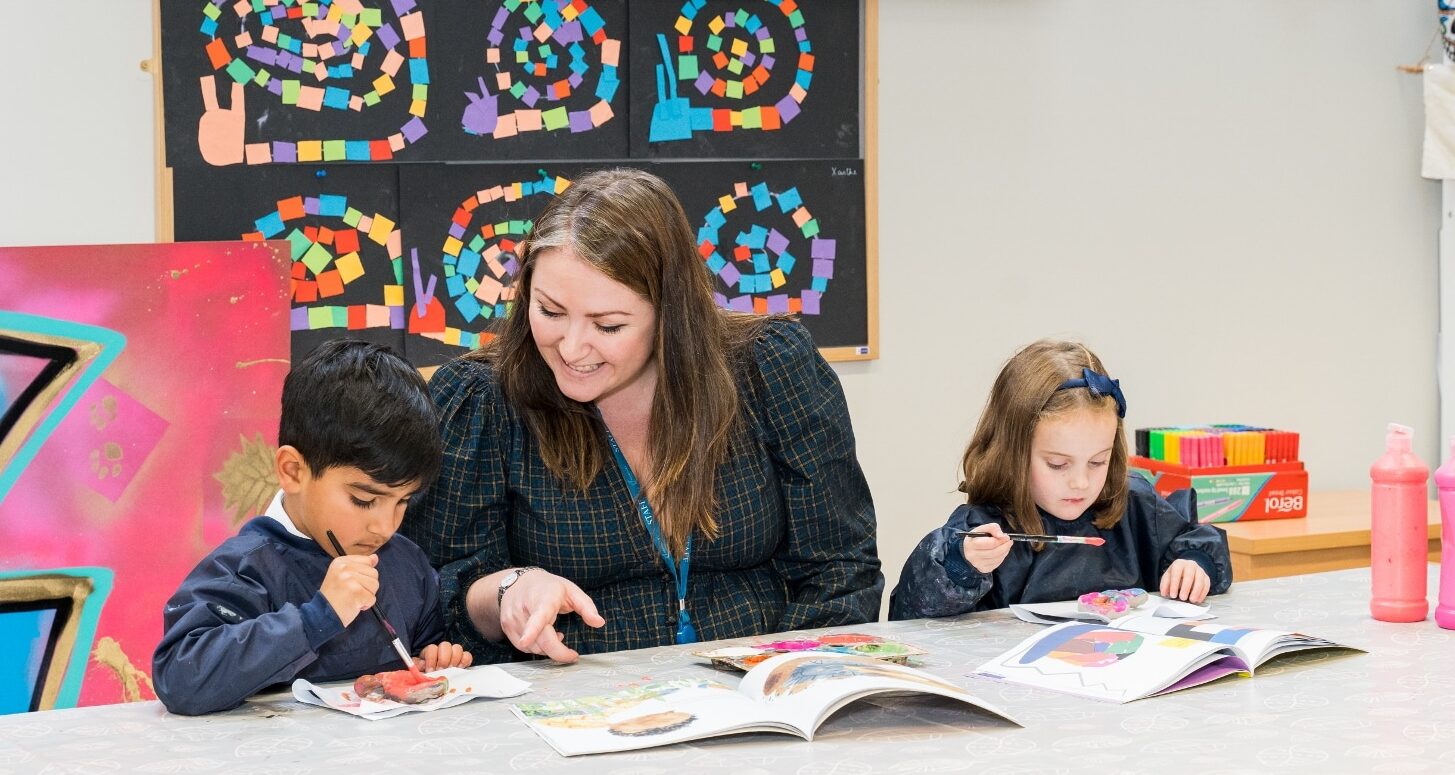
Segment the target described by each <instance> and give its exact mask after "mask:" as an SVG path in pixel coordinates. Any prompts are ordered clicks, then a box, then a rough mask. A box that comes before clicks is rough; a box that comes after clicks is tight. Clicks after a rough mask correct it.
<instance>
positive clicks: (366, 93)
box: [198, 0, 429, 164]
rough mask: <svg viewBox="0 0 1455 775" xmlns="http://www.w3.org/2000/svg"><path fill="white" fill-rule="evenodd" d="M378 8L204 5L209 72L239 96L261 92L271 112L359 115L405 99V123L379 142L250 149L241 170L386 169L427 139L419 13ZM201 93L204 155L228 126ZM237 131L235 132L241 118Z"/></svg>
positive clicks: (261, 1) (323, 3)
mask: <svg viewBox="0 0 1455 775" xmlns="http://www.w3.org/2000/svg"><path fill="white" fill-rule="evenodd" d="M378 5H380V4H377V3H371V4H365V3H363V2H361V1H360V0H316V1H315V2H300V1H299V0H251V1H249V0H241V1H239V0H207V2H206V3H205V4H204V5H203V7H202V15H203V20H202V25H201V28H200V32H201V33H202V35H203V36H204V37H206V38H207V43H206V46H205V50H206V53H207V57H208V60H209V61H210V63H211V66H212V69H213V70H214V71H220V72H222V73H225V74H226V75H227V77H228V78H230V79H231V81H232V82H233V83H235V84H239V85H241V86H242V87H245V88H247V89H257V90H261V91H265V92H267V93H268V94H269V95H271V105H272V106H275V107H282V108H283V109H286V110H309V111H315V112H319V113H328V112H334V111H337V112H339V113H362V112H363V111H367V110H370V109H373V108H375V107H376V106H378V105H379V104H380V100H381V99H382V98H383V97H384V96H385V95H387V94H390V93H391V92H394V91H395V90H398V89H407V90H409V95H410V103H409V110H408V115H406V116H403V117H401V119H400V126H399V130H398V131H396V132H394V133H392V134H390V135H388V136H386V137H376V138H348V137H320V138H295V139H292V140H277V141H272V142H263V143H250V144H248V145H247V146H246V149H245V150H246V161H247V163H249V164H267V163H275V164H276V163H295V162H319V161H352V162H367V161H383V160H387V159H392V158H394V155H395V154H396V153H398V152H400V151H402V150H404V149H405V147H407V146H408V145H410V144H412V143H415V142H417V141H418V140H419V139H420V138H421V137H423V136H424V135H425V133H426V131H427V130H426V128H425V124H424V115H425V107H426V102H427V99H428V92H429V66H428V64H427V62H426V59H425V34H424V16H423V13H422V12H421V11H419V10H417V9H416V8H415V2H414V0H390V2H389V3H388V4H387V6H386V7H385V8H380V7H376V6H378ZM208 88H209V84H208V83H207V82H206V81H204V84H203V89H204V102H205V103H206V111H205V112H204V115H203V119H202V121H201V123H200V125H199V130H198V135H199V136H198V142H199V144H201V145H203V146H204V147H205V146H206V144H207V142H208V139H209V138H208V137H207V135H208V134H209V132H212V131H213V130H215V129H221V127H219V126H216V125H217V124H220V123H226V122H224V121H222V119H223V117H224V116H225V114H227V113H229V112H231V111H229V110H221V111H219V110H218V109H217V106H216V101H215V97H214V96H213V95H211V94H208V93H207V90H208ZM234 94H235V95H236V94H239V92H238V91H234ZM239 108H240V106H238V105H234V106H233V108H232V110H238V109H239ZM214 118H215V119H217V120H214ZM236 122H237V123H238V124H240V123H242V115H241V113H239V115H238V116H237V119H236ZM233 128H234V129H235V130H236V129H239V128H240V127H238V126H234V127H233ZM205 155H206V153H205V151H204V156H205Z"/></svg>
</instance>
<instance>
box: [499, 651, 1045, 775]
mask: <svg viewBox="0 0 1455 775" xmlns="http://www.w3.org/2000/svg"><path fill="white" fill-rule="evenodd" d="M889 693H919V694H933V695H938V696H940V697H948V698H950V699H952V700H959V701H960V702H963V703H965V704H967V705H970V706H972V707H974V708H978V709H980V710H982V711H985V712H987V713H989V714H992V715H993V716H997V717H999V718H1001V719H1004V720H1006V721H1009V722H1011V723H1014V724H1017V725H1019V724H1018V722H1016V721H1015V720H1014V719H1012V718H1011V717H1010V716H1009V715H1007V714H1006V713H1005V712H1004V711H1002V710H1000V709H998V708H995V707H993V706H991V705H990V704H988V703H986V702H985V701H983V700H981V699H979V698H977V697H975V696H973V695H971V694H970V693H968V692H966V691H965V690H964V689H962V688H960V687H958V686H955V685H954V684H951V683H948V682H947V681H945V680H943V679H941V678H939V677H937V676H934V675H931V674H929V673H927V672H924V671H922V670H918V669H915V668H912V667H905V666H903V665H896V664H892V663H889V662H884V661H882V660H878V659H872V658H869V657H863V656H854V655H849V654H834V653H826V652H811V651H808V652H799V653H792V654H780V655H777V656H774V657H772V658H771V659H768V660H767V661H765V662H762V663H760V664H758V665H757V666H755V667H754V668H752V669H751V670H749V671H748V672H747V674H746V675H744V676H743V678H742V681H741V683H740V684H739V685H738V687H737V688H736V689H734V688H732V687H730V686H726V685H724V684H722V683H719V682H717V681H715V680H713V679H711V678H707V677H703V678H678V679H675V680H671V681H659V682H654V683H649V684H644V685H641V686H634V687H631V688H629V689H625V690H623V691H620V692H615V693H613V694H605V695H598V696H593V697H580V698H577V699H573V700H560V701H555V702H538V703H527V704H521V705H515V706H513V707H512V708H511V710H512V711H513V712H514V713H515V715H516V716H518V717H519V718H520V719H521V720H522V721H524V722H525V723H526V724H527V725H528V726H530V728H531V729H533V730H535V732H536V734H538V735H540V736H541V738H543V739H544V740H545V741H546V742H547V743H549V744H550V746H551V747H552V748H554V749H556V752H557V753H560V754H561V755H562V756H576V755H578V754H591V753H607V752H611V751H630V750H635V749H639V748H650V747H653V746H658V745H668V744H671V743H679V742H682V741H685V740H698V739H701V738H705V737H716V736H718V735H730V734H736V733H739V732H781V733H785V734H790V735H797V736H799V737H802V738H803V739H805V740H812V739H813V734H814V731H815V730H817V729H818V727H819V725H820V724H822V723H823V722H824V720H825V719H827V718H828V717H829V716H831V715H833V713H834V712H835V711H837V710H838V709H840V708H842V707H844V706H845V705H848V704H849V703H851V702H853V701H855V700H858V699H862V698H864V697H868V696H870V695H875V694H889Z"/></svg>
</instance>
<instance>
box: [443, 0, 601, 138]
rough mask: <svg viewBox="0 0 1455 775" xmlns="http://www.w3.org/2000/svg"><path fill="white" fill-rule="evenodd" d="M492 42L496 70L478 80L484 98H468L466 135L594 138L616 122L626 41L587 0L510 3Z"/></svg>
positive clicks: (494, 25) (501, 11) (490, 57)
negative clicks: (594, 133) (561, 134)
mask: <svg viewBox="0 0 1455 775" xmlns="http://www.w3.org/2000/svg"><path fill="white" fill-rule="evenodd" d="M488 40H489V44H490V45H489V48H487V49H485V61H486V63H487V64H489V65H490V66H491V67H492V68H493V72H492V74H491V75H490V76H489V77H488V78H487V77H485V76H481V77H479V78H478V79H477V83H478V84H479V87H480V91H479V93H476V92H466V93H465V95H466V96H467V97H468V98H469V101H470V104H469V106H468V107H466V108H465V112H464V115H463V116H462V117H461V120H460V123H461V126H462V127H463V128H464V130H465V132H467V133H469V134H472V135H482V136H483V135H489V136H491V137H494V138H497V139H501V138H506V137H513V136H515V135H518V134H520V133H523V132H542V131H544V132H554V131H559V130H563V129H564V130H569V131H570V132H589V131H591V130H592V129H595V128H597V127H599V126H601V125H602V124H605V123H606V122H608V121H610V120H611V119H612V116H613V115H614V114H613V112H612V109H611V101H612V99H614V98H615V97H616V92H617V89H618V88H619V87H620V85H621V81H620V79H619V77H618V74H617V64H618V61H619V59H620V57H621V40H620V39H619V38H616V37H612V35H611V34H610V33H609V31H608V30H607V25H606V20H605V19H603V18H602V16H601V14H600V13H599V12H598V11H597V10H596V9H595V8H593V7H592V5H591V4H590V3H588V2H586V0H505V2H503V3H502V4H501V5H500V7H499V8H497V9H496V11H495V17H494V19H493V20H492V21H491V24H490V33H489V35H488ZM593 70H596V71H598V72H596V73H595V76H594V80H595V83H594V84H592V83H590V81H589V80H588V79H589V78H590V77H591V76H592V71H593Z"/></svg>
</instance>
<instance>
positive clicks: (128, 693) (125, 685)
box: [91, 636, 157, 702]
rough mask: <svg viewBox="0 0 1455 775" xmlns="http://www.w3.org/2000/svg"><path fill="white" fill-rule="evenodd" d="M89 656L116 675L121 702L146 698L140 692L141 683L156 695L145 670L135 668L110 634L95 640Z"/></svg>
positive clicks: (139, 700)
mask: <svg viewBox="0 0 1455 775" xmlns="http://www.w3.org/2000/svg"><path fill="white" fill-rule="evenodd" d="M91 658H92V659H94V660H95V661H96V664H98V665H100V666H102V667H104V668H106V669H108V670H110V671H111V672H112V673H113V674H115V675H116V680H117V681H120V682H121V698H122V701H123V702H142V701H144V700H145V699H146V698H145V697H143V696H142V694H141V685H142V684H146V688H147V691H150V692H151V693H152V696H154V697H155V696H156V694H157V690H156V687H154V686H152V677H151V676H149V675H147V674H146V673H145V672H143V671H141V670H138V669H136V666H135V665H133V664H132V663H131V660H130V659H128V658H127V656H126V652H125V651H122V650H121V644H120V643H117V642H116V640H115V639H114V638H111V637H110V636H107V637H104V638H102V639H101V640H99V641H97V642H96V648H95V649H94V650H93V651H92V652H91Z"/></svg>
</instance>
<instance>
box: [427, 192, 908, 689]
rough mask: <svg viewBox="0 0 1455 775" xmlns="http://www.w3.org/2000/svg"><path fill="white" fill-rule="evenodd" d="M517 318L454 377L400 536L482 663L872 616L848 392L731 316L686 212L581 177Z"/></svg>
mask: <svg viewBox="0 0 1455 775" xmlns="http://www.w3.org/2000/svg"><path fill="white" fill-rule="evenodd" d="M521 259H522V268H521V272H520V276H519V279H518V280H517V281H516V289H517V291H516V292H517V297H516V299H517V303H516V307H515V310H514V312H513V313H512V315H511V317H510V318H508V319H507V320H506V322H505V325H504V328H503V330H502V331H501V333H500V336H499V337H497V338H496V339H495V340H494V341H493V342H492V343H491V344H490V345H488V346H487V347H486V348H485V349H483V350H480V351H476V352H473V353H470V354H469V355H467V356H464V357H462V358H460V359H457V360H455V361H453V362H451V363H449V364H447V365H445V366H444V367H442V368H440V370H439V371H438V372H436V373H435V374H434V376H433V378H432V380H431V382H430V388H431V391H432V392H433V394H434V396H435V401H436V403H437V405H438V406H439V408H440V411H441V423H442V424H441V429H442V433H443V437H444V444H445V465H444V470H443V471H442V473H441V476H440V478H439V480H438V481H437V482H436V484H435V485H434V486H433V487H432V488H430V489H428V490H426V491H425V492H424V493H422V494H421V496H420V497H419V499H418V501H417V502H416V503H415V505H412V506H411V507H410V509H409V514H408V518H407V519H406V520H405V522H404V525H403V527H402V528H401V530H402V532H404V533H405V534H406V535H408V536H410V537H411V538H413V539H414V540H416V541H417V542H419V544H420V545H421V546H422V547H424V549H425V550H426V551H427V552H428V553H429V555H430V558H431V560H432V561H433V562H434V563H435V565H436V566H438V567H439V568H440V584H441V603H442V606H443V608H444V613H445V617H446V619H447V621H448V622H449V627H450V632H451V634H452V637H458V638H459V639H460V640H461V641H462V642H464V643H466V644H467V645H469V646H470V647H471V650H472V651H474V652H475V654H476V656H482V657H484V658H485V659H486V660H487V661H499V660H505V659H511V658H517V657H519V656H521V655H522V654H543V655H546V656H549V657H552V658H554V659H558V660H562V661H571V660H574V659H575V658H576V657H577V655H578V653H581V652H601V651H612V650H617V649H628V648H642V647H646V646H654V645H660V644H664V643H672V642H677V643H687V642H692V641H694V640H698V639H699V638H700V639H703V640H707V639H716V638H729V637H740V636H747V635H759V634H764V633H769V632H777V631H780V630H788V629H795V628H801V627H819V626H829V625H838V624H850V623H859V622H865V621H870V620H873V619H875V618H876V617H877V615H878V610H879V600H880V596H881V594H882V591H883V584H884V581H883V575H882V574H881V573H880V572H879V561H878V557H877V552H876V548H875V540H874V535H875V519H874V507H873V503H872V501H871V499H870V496H869V490H868V485H867V484H866V483H865V481H864V475H863V472H862V471H861V470H860V468H859V463H858V460H857V457H856V453H855V448H854V435H853V430H852V427H851V425H850V422H849V416H848V409H847V407H846V405H845V402H844V396H843V391H842V389H841V388H840V386H839V381H838V378H837V376H836V375H835V374H834V372H833V370H832V369H830V368H829V366H828V364H827V363H825V362H824V360H823V358H822V357H821V356H820V355H819V353H818V351H817V350H816V349H815V348H814V345H813V342H812V340H811V339H810V337H809V335H808V333H807V331H805V330H804V329H803V327H802V326H800V325H799V324H798V323H797V322H794V321H792V320H791V319H788V318H785V317H770V318H763V317H756V316H752V315H744V314H738V313H732V312H727V311H724V310H721V309H719V308H718V307H717V306H716V304H715V303H714V302H713V297H712V291H711V285H710V283H709V277H708V275H707V273H706V272H705V270H704V269H703V265H702V261H701V259H700V257H699V256H698V255H697V253H696V250H695V248H694V243H693V238H692V232H691V230H690V228H689V226H688V224H687V219H686V216H685V215H684V214H683V212H682V207H681V205H680V204H679V203H678V201H677V198H676V197H675V195H674V194H673V193H672V191H671V189H670V188H668V186H667V185H666V184H665V183H664V182H663V181H662V180H660V179H659V178H657V177H655V176H653V175H650V174H648V173H646V172H642V171H639V170H632V169H621V170H610V171H605V172H598V173H594V174H592V175H588V176H585V177H583V178H581V179H579V180H578V181H576V182H575V183H574V184H573V185H572V186H571V187H570V188H569V189H567V191H566V192H565V193H564V194H563V195H562V196H560V197H558V198H557V199H555V200H554V201H553V202H552V203H551V204H550V205H549V206H548V207H547V208H546V210H545V212H543V213H542V214H541V216H540V217H539V218H538V219H537V220H536V222H535V226H534V228H533V229H532V231H531V233H530V235H529V236H528V237H527V238H526V240H525V242H524V243H523V245H522V249H521Z"/></svg>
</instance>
